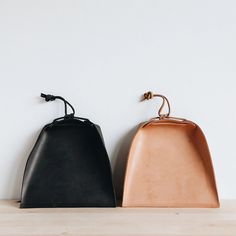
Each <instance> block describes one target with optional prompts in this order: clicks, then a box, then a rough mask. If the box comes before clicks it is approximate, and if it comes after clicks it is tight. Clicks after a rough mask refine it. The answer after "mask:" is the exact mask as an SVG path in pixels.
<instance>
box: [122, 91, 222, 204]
mask: <svg viewBox="0 0 236 236" xmlns="http://www.w3.org/2000/svg"><path fill="white" fill-rule="evenodd" d="M155 96H156V97H160V98H162V101H163V102H162V105H161V108H160V109H159V112H158V115H159V116H158V117H157V118H153V119H151V120H150V121H147V122H145V123H143V124H141V125H140V127H139V129H138V130H137V133H136V135H135V137H134V138H133V142H132V145H131V147H130V151H129V155H128V161H127V168H126V174H125V182H124V193H123V203H122V205H123V207H219V199H218V194H217V189H216V183H215V177H214V170H213V165H212V161H211V156H210V152H209V148H208V145H207V141H206V138H205V136H204V134H203V132H202V130H201V129H200V127H199V126H198V125H197V124H195V123H193V122H192V121H189V120H186V119H182V118H176V117H170V116H169V115H170V105H169V102H168V100H167V98H166V97H165V96H163V95H159V94H152V93H151V92H148V93H146V94H144V99H151V98H153V97H155ZM166 103H167V105H168V112H167V113H166V114H162V109H163V107H164V105H165V104H166Z"/></svg>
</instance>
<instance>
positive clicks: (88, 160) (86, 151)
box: [20, 94, 116, 208]
mask: <svg viewBox="0 0 236 236" xmlns="http://www.w3.org/2000/svg"><path fill="white" fill-rule="evenodd" d="M41 96H42V97H43V98H45V100H46V101H53V100H55V99H60V100H62V101H63V102H64V105H65V116H64V117H61V118H57V119H55V120H54V121H53V122H52V123H50V124H48V125H46V126H45V127H44V128H43V129H42V131H41V133H40V135H39V137H38V140H37V141H36V144H35V146H34V147H33V150H32V151H31V153H30V155H29V158H28V161H27V164H26V167H25V172H24V178H23V184H22V193H21V203H20V207H21V208H30V207H115V206H116V199H115V194H114V188H113V183H112V174H111V167H110V162H109V158H108V155H107V152H106V148H105V145H104V140H103V137H102V133H101V130H100V127H99V126H98V125H96V124H94V123H92V122H91V121H89V120H88V119H85V118H80V117H75V116H74V114H75V110H74V108H73V107H72V106H71V104H70V103H69V102H67V101H66V100H65V99H64V98H62V97H60V96H53V95H45V94H41ZM67 106H70V108H71V109H72V111H73V112H72V113H71V114H67Z"/></svg>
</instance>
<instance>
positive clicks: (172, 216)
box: [0, 200, 236, 236]
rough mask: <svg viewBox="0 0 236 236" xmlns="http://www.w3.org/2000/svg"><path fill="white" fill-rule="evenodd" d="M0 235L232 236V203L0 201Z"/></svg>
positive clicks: (235, 231) (235, 227)
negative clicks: (41, 204)
mask: <svg viewBox="0 0 236 236" xmlns="http://www.w3.org/2000/svg"><path fill="white" fill-rule="evenodd" d="M0 235H4V236H8V235H11V236H12V235H14V236H22V235H30V236H35V235H37V236H39V235H40V236H42V235H50V236H54V235H76V236H83V235H112V236H118V235H119V236H122V235H138V236H144V235H145V236H148V235H160V236H170V235H171V236H180V235H186V236H203V235H204V236H211V235H212V236H213V235H214V236H236V200H227V201H222V202H221V208H219V209H173V208H172V209H171V208H168V209H167V208H149V209H147V208H120V207H119V208H51V209H49V208H48V209H19V204H18V203H17V202H16V201H7V200H6V201H4V200H2V201H0Z"/></svg>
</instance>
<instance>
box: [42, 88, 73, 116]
mask: <svg viewBox="0 0 236 236" xmlns="http://www.w3.org/2000/svg"><path fill="white" fill-rule="evenodd" d="M41 97H42V98H44V99H45V101H46V102H49V101H54V100H56V99H60V100H62V101H63V102H64V105H65V117H68V116H72V117H73V116H74V115H75V109H74V107H73V106H72V105H71V104H70V103H69V102H68V101H66V100H65V99H64V98H63V97H61V96H54V95H51V94H44V93H41ZM67 105H68V106H70V108H71V110H72V113H70V114H68V113H67Z"/></svg>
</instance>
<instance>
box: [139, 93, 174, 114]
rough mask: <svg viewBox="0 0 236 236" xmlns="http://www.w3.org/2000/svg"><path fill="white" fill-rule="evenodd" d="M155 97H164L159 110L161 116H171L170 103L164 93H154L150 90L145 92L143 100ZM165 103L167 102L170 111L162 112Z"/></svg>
mask: <svg viewBox="0 0 236 236" xmlns="http://www.w3.org/2000/svg"><path fill="white" fill-rule="evenodd" d="M153 97H160V98H162V104H161V107H160V108H159V110H158V115H159V118H160V119H164V118H167V117H169V115H170V103H169V101H168V99H167V97H165V96H164V95H161V94H154V93H152V92H151V91H149V92H146V93H144V95H143V99H142V101H144V100H149V99H152V98H153ZM165 103H167V106H168V112H167V113H164V114H162V113H161V112H162V110H163V108H164V106H165Z"/></svg>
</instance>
